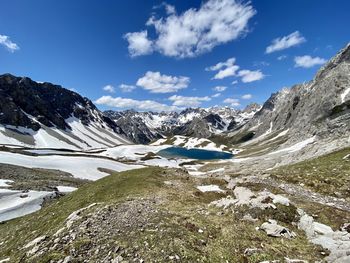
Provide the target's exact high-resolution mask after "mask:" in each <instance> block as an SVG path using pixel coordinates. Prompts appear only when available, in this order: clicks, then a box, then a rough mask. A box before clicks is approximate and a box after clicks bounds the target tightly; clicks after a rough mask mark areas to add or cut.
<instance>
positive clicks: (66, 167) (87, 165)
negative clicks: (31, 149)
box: [0, 152, 143, 181]
mask: <svg viewBox="0 0 350 263" xmlns="http://www.w3.org/2000/svg"><path fill="white" fill-rule="evenodd" d="M0 162H1V163H7V164H13V165H19V166H24V167H28V168H45V169H56V170H61V171H64V172H67V173H70V174H72V175H73V176H74V177H76V178H82V179H88V180H92V181H95V180H98V179H100V178H102V177H105V176H107V175H108V173H106V172H101V171H100V170H99V168H105V169H109V170H113V171H116V172H122V171H127V170H132V169H137V168H142V167H143V166H141V165H129V164H123V163H120V162H117V161H112V160H106V159H102V158H93V157H77V156H74V157H73V156H60V155H50V156H28V155H22V154H17V153H9V152H0Z"/></svg>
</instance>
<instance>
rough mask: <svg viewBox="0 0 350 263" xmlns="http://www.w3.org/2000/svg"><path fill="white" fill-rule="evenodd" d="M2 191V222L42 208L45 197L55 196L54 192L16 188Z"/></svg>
mask: <svg viewBox="0 0 350 263" xmlns="http://www.w3.org/2000/svg"><path fill="white" fill-rule="evenodd" d="M4 190H6V189H1V191H0V222H1V221H7V220H10V219H13V218H16V217H20V216H24V215H27V214H30V213H33V212H35V211H38V210H40V208H41V204H42V203H43V201H44V199H45V198H49V197H51V196H54V195H55V193H53V192H45V191H40V192H39V191H29V192H26V193H22V192H20V191H15V190H7V191H6V192H5V191H4Z"/></svg>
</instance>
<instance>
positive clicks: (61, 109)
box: [0, 45, 350, 149]
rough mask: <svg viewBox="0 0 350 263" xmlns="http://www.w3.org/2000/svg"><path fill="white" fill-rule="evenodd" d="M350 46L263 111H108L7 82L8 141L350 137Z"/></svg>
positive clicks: (0, 91) (85, 144) (2, 90)
mask: <svg viewBox="0 0 350 263" xmlns="http://www.w3.org/2000/svg"><path fill="white" fill-rule="evenodd" d="M349 71H350V45H347V46H346V47H345V48H344V49H342V50H341V51H340V52H339V53H338V54H337V55H336V56H335V57H334V58H332V59H331V60H330V61H329V62H328V63H327V64H325V66H323V67H322V68H321V69H320V70H319V72H318V73H317V74H316V76H315V78H314V79H313V80H312V81H310V82H308V83H304V84H299V85H295V86H293V87H291V88H284V89H282V90H281V91H279V92H277V93H274V94H272V95H271V97H270V98H269V99H268V100H267V101H266V102H265V103H264V104H263V105H262V106H260V105H258V104H251V105H249V106H248V107H246V108H245V109H244V110H236V109H232V108H229V107H212V108H188V109H186V110H184V111H181V112H137V111H134V110H126V111H111V110H109V111H105V112H101V111H100V110H98V109H97V107H96V106H95V105H94V104H93V103H92V102H91V101H90V100H89V99H87V98H83V97H82V96H80V95H79V94H78V93H76V92H73V91H70V90H67V89H65V88H63V87H61V86H58V85H54V84H51V83H47V82H44V83H39V82H35V81H33V80H31V79H30V78H27V77H15V76H13V75H11V74H4V75H1V76H0V102H1V103H0V142H1V144H8V145H22V146H28V147H31V146H35V147H44V148H45V147H46V148H68V149H91V148H104V147H111V146H115V145H119V144H129V143H140V144H147V143H150V142H152V141H155V140H157V139H159V138H165V137H169V136H173V135H184V136H191V137H197V138H214V139H215V138H218V137H220V138H221V140H222V138H227V141H228V142H243V141H247V140H251V139H254V138H258V137H260V138H263V137H264V136H267V135H269V134H272V133H277V132H280V133H281V132H282V133H283V134H284V135H285V134H288V138H289V140H291V141H298V140H302V139H303V138H307V137H310V136H316V135H317V136H318V137H319V138H327V139H330V138H334V139H341V138H343V139H344V138H345V139H347V138H346V134H347V132H348V131H349V123H350V114H349V112H350V98H349V97H350V88H349V86H350V75H349V73H348V72H349Z"/></svg>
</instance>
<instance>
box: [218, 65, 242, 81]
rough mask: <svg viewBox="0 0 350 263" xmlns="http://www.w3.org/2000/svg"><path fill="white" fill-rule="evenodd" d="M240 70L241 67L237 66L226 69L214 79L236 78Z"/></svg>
mask: <svg viewBox="0 0 350 263" xmlns="http://www.w3.org/2000/svg"><path fill="white" fill-rule="evenodd" d="M238 69H239V66H237V65H233V66H230V67H227V68H225V69H222V70H220V71H219V72H218V73H216V74H215V76H214V78H213V79H224V78H227V77H231V76H235V75H236V71H237V70H238Z"/></svg>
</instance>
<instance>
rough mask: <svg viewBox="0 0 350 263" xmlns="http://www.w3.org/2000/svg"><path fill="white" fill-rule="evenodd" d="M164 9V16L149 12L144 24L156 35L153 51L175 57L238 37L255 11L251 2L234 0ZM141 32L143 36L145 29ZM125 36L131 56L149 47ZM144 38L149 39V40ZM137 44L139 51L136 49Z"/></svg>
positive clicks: (210, 48)
mask: <svg viewBox="0 0 350 263" xmlns="http://www.w3.org/2000/svg"><path fill="white" fill-rule="evenodd" d="M166 11H167V16H166V17H161V18H156V17H155V16H152V17H151V18H150V19H149V20H148V21H147V23H146V25H147V26H152V27H154V29H155V32H156V38H155V39H154V40H152V43H153V51H158V52H160V53H161V54H163V55H165V56H170V57H177V58H185V57H195V56H198V55H200V54H202V53H205V52H209V51H211V50H212V49H213V48H214V47H215V46H218V45H220V44H223V43H227V42H229V41H232V40H235V39H237V38H239V37H240V36H242V35H244V34H245V33H246V32H247V28H248V22H249V20H250V19H251V18H252V17H253V16H254V15H255V14H256V11H255V9H254V8H253V7H252V6H251V4H250V2H247V3H243V2H242V1H236V0H209V1H206V2H204V4H202V5H201V7H199V8H190V9H188V10H186V11H185V12H183V13H182V14H179V15H178V14H176V11H175V8H173V7H172V6H169V5H168V6H166ZM142 32H145V31H142ZM139 33H140V32H139ZM139 33H136V34H139ZM128 34H135V33H128ZM128 34H127V35H128ZM131 36H132V35H131ZM142 36H143V39H145V37H144V36H146V37H147V32H146V33H144V34H143V35H142ZM126 39H127V40H128V42H129V52H130V51H131V52H130V54H131V55H132V56H133V55H134V54H135V53H136V54H140V55H141V54H149V53H150V51H151V49H149V48H147V49H146V50H147V51H148V52H142V51H143V47H142V46H141V45H133V41H130V40H129V38H126ZM145 42H147V43H148V42H149V40H148V39H147V41H145ZM130 46H132V47H130ZM150 46H152V45H150ZM138 48H140V49H141V52H138Z"/></svg>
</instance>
